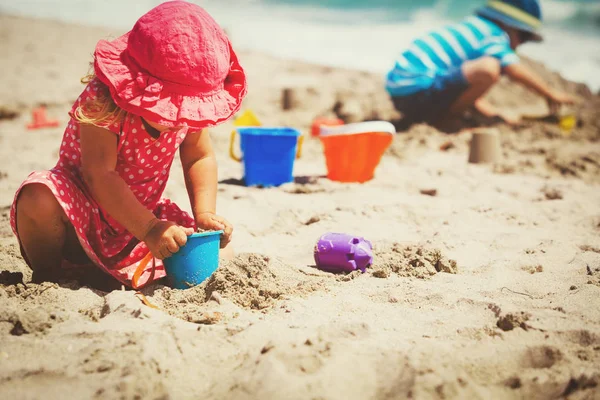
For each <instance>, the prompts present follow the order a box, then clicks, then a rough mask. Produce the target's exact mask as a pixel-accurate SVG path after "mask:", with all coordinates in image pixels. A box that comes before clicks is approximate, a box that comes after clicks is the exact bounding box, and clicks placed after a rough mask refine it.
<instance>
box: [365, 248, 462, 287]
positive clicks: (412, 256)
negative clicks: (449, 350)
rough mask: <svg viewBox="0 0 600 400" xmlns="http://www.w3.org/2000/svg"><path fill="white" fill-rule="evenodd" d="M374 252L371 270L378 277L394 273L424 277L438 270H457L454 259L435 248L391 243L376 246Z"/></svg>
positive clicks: (447, 271) (453, 271)
mask: <svg viewBox="0 0 600 400" xmlns="http://www.w3.org/2000/svg"><path fill="white" fill-rule="evenodd" d="M374 253H375V254H374V262H373V267H372V268H371V271H372V274H373V276H375V277H378V278H387V277H389V276H390V275H391V274H392V273H394V274H397V275H399V276H405V277H408V276H412V277H416V278H420V279H425V278H428V277H430V276H432V275H435V274H437V273H438V272H446V273H449V274H456V273H457V272H458V267H457V265H456V261H454V260H449V259H448V258H446V257H445V256H444V255H443V254H442V252H441V251H440V250H437V249H429V248H425V247H421V246H406V245H402V244H400V243H393V244H391V245H386V246H382V247H380V248H376V249H375V251H374Z"/></svg>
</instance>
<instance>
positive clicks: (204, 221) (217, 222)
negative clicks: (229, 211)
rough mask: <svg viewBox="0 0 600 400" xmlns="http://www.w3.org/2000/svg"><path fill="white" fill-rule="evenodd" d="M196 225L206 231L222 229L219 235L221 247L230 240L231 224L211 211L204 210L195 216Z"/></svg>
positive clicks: (231, 233)
mask: <svg viewBox="0 0 600 400" xmlns="http://www.w3.org/2000/svg"><path fill="white" fill-rule="evenodd" d="M196 226H197V227H198V228H199V229H204V230H207V231H221V230H222V231H223V235H222V236H221V248H223V247H225V246H227V244H228V243H229V242H231V236H232V235H233V226H232V225H231V224H230V223H229V221H227V220H226V219H225V218H223V217H220V216H218V215H215V214H213V213H211V212H204V213H202V214H200V215H199V216H198V218H196Z"/></svg>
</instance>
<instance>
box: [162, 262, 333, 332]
mask: <svg viewBox="0 0 600 400" xmlns="http://www.w3.org/2000/svg"><path fill="white" fill-rule="evenodd" d="M322 279H324V278H323V277H316V276H309V275H305V274H302V273H301V272H299V271H298V270H297V269H296V268H294V267H292V266H289V265H287V264H285V263H283V262H281V261H280V260H278V259H275V258H271V257H267V256H264V255H260V254H254V253H247V254H241V255H239V256H238V257H236V258H235V259H233V260H231V261H229V262H226V263H224V264H223V265H221V266H220V267H219V269H218V270H217V271H216V272H215V273H214V274H213V275H212V276H211V277H210V278H209V279H208V280H207V281H205V282H204V283H202V284H201V285H198V286H196V287H193V288H190V289H187V290H175V289H171V288H167V287H163V288H160V289H158V290H157V291H156V292H155V293H154V294H153V296H154V297H155V298H156V299H157V301H158V302H159V304H160V307H161V308H164V310H165V311H166V312H168V313H169V314H171V315H173V316H176V317H178V318H182V319H184V320H186V321H190V322H194V323H202V324H212V323H216V322H218V321H220V319H221V317H222V316H221V315H220V314H219V313H218V312H217V313H216V312H214V311H211V310H210V307H208V306H207V305H206V303H207V302H208V301H209V300H211V299H212V300H214V301H215V302H217V303H221V302H222V299H226V300H229V301H231V302H232V303H234V304H235V305H237V306H239V307H242V308H246V309H250V310H263V309H266V308H269V307H271V306H273V305H274V304H275V302H276V301H277V300H281V299H284V298H290V297H298V296H303V295H305V294H308V293H311V292H314V291H315V290H317V289H318V288H319V287H320V286H319V285H318V283H317V281H319V280H322ZM321 289H322V287H321Z"/></svg>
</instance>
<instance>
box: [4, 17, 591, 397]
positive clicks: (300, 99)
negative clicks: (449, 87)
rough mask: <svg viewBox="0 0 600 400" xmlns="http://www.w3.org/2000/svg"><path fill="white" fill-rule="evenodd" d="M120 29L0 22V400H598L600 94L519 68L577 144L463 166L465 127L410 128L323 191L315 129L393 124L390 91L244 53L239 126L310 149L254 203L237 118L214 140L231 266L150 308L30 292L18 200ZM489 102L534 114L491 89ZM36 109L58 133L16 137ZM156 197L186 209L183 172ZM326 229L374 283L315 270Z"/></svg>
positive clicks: (132, 301) (506, 86)
mask: <svg viewBox="0 0 600 400" xmlns="http://www.w3.org/2000/svg"><path fill="white" fill-rule="evenodd" d="M121 33H122V32H113V31H108V30H105V29H101V28H91V27H84V26H76V25H68V24H63V23H58V22H49V21H40V20H34V19H26V18H17V17H11V16H2V15H0V53H2V54H3V62H2V75H1V82H2V84H1V85H0V116H1V119H0V160H2V161H1V162H0V398H1V399H41V398H43V399H65V398H73V399H90V398H97V399H105V398H106V399H199V398H205V399H314V400H317V399H319V400H325V399H327V400H329V399H332V400H334V399H340V400H342V399H344V400H347V399H406V398H410V399H564V398H567V399H600V118H599V116H600V96H598V95H595V94H593V93H591V91H590V90H589V89H587V88H586V87H585V86H584V85H580V84H575V83H572V82H567V81H565V80H563V79H562V78H561V77H560V76H558V75H556V74H554V73H552V72H549V71H547V70H546V69H545V68H544V67H543V66H541V65H539V64H537V63H534V62H531V65H532V66H533V67H534V68H535V69H536V70H537V71H539V72H540V73H541V74H542V75H543V76H544V77H545V78H546V79H548V80H549V81H550V82H551V83H552V84H554V85H556V86H557V87H559V88H562V89H564V90H565V91H568V92H569V93H572V94H576V95H578V96H579V97H580V98H581V99H583V103H582V105H581V106H580V109H579V110H578V112H577V117H578V121H579V124H578V126H577V127H576V128H575V129H574V130H573V132H572V133H571V135H569V136H565V135H563V134H562V133H561V130H560V129H559V127H558V126H557V125H556V124H552V123H550V122H529V123H527V124H524V125H523V126H521V127H518V128H513V127H509V126H504V125H498V126H493V127H486V128H481V129H493V130H496V131H497V132H498V134H499V135H500V137H501V145H502V153H503V158H502V161H500V162H499V163H497V164H494V165H475V164H469V163H468V162H467V158H468V148H469V141H470V138H471V133H472V131H471V130H465V131H463V132H461V133H459V134H454V135H448V134H444V133H441V132H438V131H436V130H435V129H433V128H431V127H429V126H426V125H418V126H413V127H412V128H410V130H408V131H405V132H399V133H398V134H397V135H396V136H395V138H394V142H393V143H392V145H391V147H390V148H389V150H388V151H387V152H386V154H385V156H384V157H383V159H382V161H381V164H380V165H379V167H378V169H377V171H376V176H375V179H373V180H372V181H369V182H367V183H365V184H343V183H337V182H333V181H330V180H328V179H327V178H326V177H325V176H326V174H327V170H326V166H325V160H324V156H323V150H322V145H321V143H320V141H319V140H318V139H315V138H311V137H310V124H311V122H312V119H313V118H314V117H316V116H317V115H329V116H333V115H338V116H340V117H343V118H344V119H345V120H346V121H349V122H354V121H362V120H372V119H383V120H390V121H394V120H396V119H397V118H398V117H399V116H398V115H397V113H396V112H395V111H394V109H393V106H392V104H391V101H390V100H389V99H388V97H387V94H386V93H385V91H384V88H383V77H381V76H379V75H374V74H371V73H366V72H361V71H354V70H343V69H335V68H331V67H323V66H318V65H311V64H304V63H299V62H291V61H286V60H280V59H276V58H273V57H269V56H265V55H262V54H257V53H248V52H241V53H240V55H239V57H240V61H241V63H242V65H243V66H244V68H245V69H246V71H247V74H248V82H249V94H248V96H247V98H246V100H245V102H244V106H243V108H244V109H252V110H253V111H254V112H255V113H256V114H257V115H258V116H259V118H260V119H261V120H262V122H263V123H264V124H265V125H272V126H277V125H286V126H292V127H295V128H298V129H300V130H301V131H302V132H303V133H305V134H306V135H307V138H306V140H305V144H304V146H305V147H304V154H303V157H302V158H301V159H300V160H298V161H297V162H296V165H295V169H294V175H295V177H296V180H295V182H293V183H289V184H285V185H283V186H281V187H277V188H269V189H260V188H248V187H245V186H243V185H241V184H240V179H241V178H242V169H241V166H240V164H238V163H236V162H234V161H233V160H231V159H229V157H228V146H229V132H231V129H232V124H231V122H228V123H226V124H224V125H222V126H220V127H217V128H214V129H210V133H211V136H212V138H213V142H214V145H215V148H216V150H217V157H218V160H219V179H220V181H221V183H220V185H219V198H218V212H219V213H220V214H221V215H223V216H225V217H226V218H228V219H229V220H230V221H231V222H232V223H233V225H234V227H235V233H234V245H235V250H236V252H237V254H238V256H237V257H236V258H235V259H234V260H233V261H231V262H228V263H223V264H222V265H221V266H220V267H219V269H218V270H217V272H216V273H215V274H214V275H213V276H212V277H211V278H210V279H209V280H208V281H206V282H205V283H203V284H202V285H200V286H197V287H194V288H191V289H188V290H185V291H181V290H175V289H171V288H168V287H166V286H163V285H161V284H155V285H152V286H150V287H147V288H145V289H144V290H143V292H144V294H145V295H146V296H147V298H148V300H149V301H150V302H152V303H153V304H155V305H156V306H157V307H158V310H157V309H152V308H150V307H147V306H146V305H144V304H143V303H142V301H141V300H140V298H139V297H138V296H136V293H135V291H132V290H117V291H113V292H110V293H106V292H103V291H99V290H96V289H93V288H89V287H85V286H81V285H79V284H78V283H76V282H63V283H61V284H54V283H44V284H39V285H38V284H32V283H30V282H29V281H30V278H31V272H30V271H29V269H28V267H27V266H26V264H25V263H24V261H23V259H22V258H21V256H20V253H19V249H18V244H17V241H16V239H15V237H14V235H13V234H12V231H11V228H10V223H9V212H10V205H11V203H12V201H13V196H14V193H15V191H16V189H17V188H18V186H19V185H20V183H21V182H22V181H23V180H24V179H25V178H26V176H27V175H28V174H29V173H30V172H32V171H34V170H44V169H49V168H51V167H53V166H54V164H55V162H56V159H57V153H58V148H59V145H60V143H61V137H62V133H63V130H64V126H65V125H66V124H67V122H68V115H67V111H68V110H69V109H70V107H71V105H72V103H73V101H74V100H75V99H76V98H77V96H78V95H79V93H80V92H81V90H82V89H83V85H81V84H80V83H79V78H80V77H81V76H83V75H84V74H85V73H86V72H87V69H88V64H89V62H90V61H91V54H92V52H93V49H94V46H95V43H96V42H97V41H98V40H99V39H101V38H110V37H116V36H117V35H119V34H121ZM232 41H233V43H234V45H235V37H232ZM283 88H292V89H293V90H294V93H295V95H296V104H295V108H293V109H292V110H289V111H282V107H281V91H282V89H283ZM489 98H490V100H491V101H492V102H493V103H495V104H497V105H500V106H502V107H504V108H506V109H507V110H510V111H511V112H515V113H543V112H544V110H545V103H544V101H543V100H542V99H541V98H538V97H536V96H534V95H533V94H530V93H528V92H527V91H525V89H523V88H521V87H518V86H516V85H514V84H511V83H509V82H505V81H502V82H501V83H500V84H499V85H498V87H496V88H494V90H493V91H492V92H491V93H490V94H489ZM42 103H44V104H47V106H48V114H49V116H50V117H52V118H56V119H58V120H60V122H61V125H60V127H58V128H49V129H42V130H27V129H26V124H27V123H28V122H29V121H30V120H31V110H32V109H33V108H34V107H36V106H38V105H39V104H42ZM442 149H444V150H442ZM431 190H435V193H433V192H431ZM423 191H425V192H426V193H429V194H434V195H433V196H432V195H427V194H423V193H422V192H423ZM165 195H166V196H167V197H169V198H171V199H173V200H174V201H176V202H177V203H178V204H179V205H180V206H181V207H182V208H184V209H187V210H189V209H190V206H189V203H188V200H187V194H186V190H185V186H184V181H183V174H182V173H181V168H180V166H179V164H178V161H177V162H176V163H175V165H174V166H173V169H172V171H171V178H170V182H169V186H168V188H167V192H166V193H165ZM329 231H333V232H344V233H351V234H355V235H358V236H364V237H365V238H367V239H369V240H370V241H371V242H373V244H374V247H375V261H374V265H373V266H371V268H369V269H368V270H367V272H366V273H364V274H361V273H360V272H354V273H351V274H349V275H334V274H330V273H326V272H322V271H320V270H318V269H316V268H315V267H314V259H313V247H314V245H315V243H316V241H317V239H318V238H319V236H320V235H321V234H323V233H326V232H329Z"/></svg>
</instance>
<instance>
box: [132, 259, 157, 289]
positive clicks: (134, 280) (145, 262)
mask: <svg viewBox="0 0 600 400" xmlns="http://www.w3.org/2000/svg"><path fill="white" fill-rule="evenodd" d="M150 260H152V273H151V275H150V279H148V281H151V280H152V279H153V278H154V272H155V271H156V263H155V262H154V257H153V256H152V253H150V252H148V254H146V256H145V257H144V258H142V261H140V263H139V264H138V266H137V268H136V270H135V272H134V273H133V278H132V279H131V287H133V288H134V289H138V288H139V287H140V285H139V280H140V277H141V276H142V274H143V273H144V270H145V269H146V266H147V265H148V263H149V262H150Z"/></svg>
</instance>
